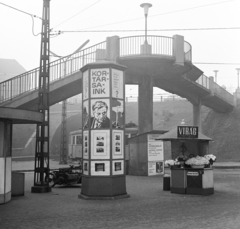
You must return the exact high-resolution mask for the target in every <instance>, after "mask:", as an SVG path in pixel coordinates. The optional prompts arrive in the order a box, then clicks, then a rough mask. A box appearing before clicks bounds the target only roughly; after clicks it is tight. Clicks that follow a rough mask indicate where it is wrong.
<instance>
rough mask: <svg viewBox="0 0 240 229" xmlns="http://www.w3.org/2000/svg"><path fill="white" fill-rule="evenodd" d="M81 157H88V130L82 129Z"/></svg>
mask: <svg viewBox="0 0 240 229" xmlns="http://www.w3.org/2000/svg"><path fill="white" fill-rule="evenodd" d="M83 158H84V159H88V158H89V132H88V131H83Z"/></svg>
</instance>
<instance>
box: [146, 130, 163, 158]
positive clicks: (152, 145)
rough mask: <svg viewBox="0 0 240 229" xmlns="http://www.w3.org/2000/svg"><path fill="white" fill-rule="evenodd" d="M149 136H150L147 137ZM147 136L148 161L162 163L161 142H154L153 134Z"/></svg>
mask: <svg viewBox="0 0 240 229" xmlns="http://www.w3.org/2000/svg"><path fill="white" fill-rule="evenodd" d="M149 135H150V136H149ZM149 135H148V136H149V137H148V161H163V141H161V140H156V139H157V138H156V136H154V134H149Z"/></svg>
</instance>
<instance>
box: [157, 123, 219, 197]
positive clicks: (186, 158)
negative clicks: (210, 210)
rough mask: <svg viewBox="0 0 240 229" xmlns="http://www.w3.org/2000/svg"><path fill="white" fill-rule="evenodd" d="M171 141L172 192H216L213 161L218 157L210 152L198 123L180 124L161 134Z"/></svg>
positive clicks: (203, 193) (204, 193) (168, 162)
mask: <svg viewBox="0 0 240 229" xmlns="http://www.w3.org/2000/svg"><path fill="white" fill-rule="evenodd" d="M160 140H163V141H171V151H172V159H169V160H166V161H165V165H168V166H169V167H170V173H171V174H170V175H171V180H170V190H171V193H179V194H198V195H208V194H213V193H214V181H213V169H212V163H213V162H214V161H215V160H216V157H215V156H214V155H212V154H209V152H208V151H209V141H211V140H212V139H211V138H209V137H207V136H205V135H203V134H201V133H200V132H199V131H198V127H196V126H178V127H177V128H174V129H173V130H171V131H169V132H167V133H165V134H164V135H162V136H161V138H160Z"/></svg>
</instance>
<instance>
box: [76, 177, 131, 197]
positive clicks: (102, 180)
mask: <svg viewBox="0 0 240 229" xmlns="http://www.w3.org/2000/svg"><path fill="white" fill-rule="evenodd" d="M78 197H79V198H81V199H86V200H87V199H122V198H128V197H130V196H129V195H128V194H127V192H126V180H125V176H116V177H86V176H83V177H82V191H81V194H80V195H79V196H78Z"/></svg>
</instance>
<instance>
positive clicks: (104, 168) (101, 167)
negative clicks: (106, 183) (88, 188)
mask: <svg viewBox="0 0 240 229" xmlns="http://www.w3.org/2000/svg"><path fill="white" fill-rule="evenodd" d="M91 175H93V176H109V175H110V161H92V162H91Z"/></svg>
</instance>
